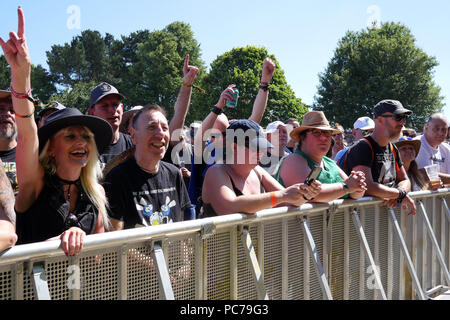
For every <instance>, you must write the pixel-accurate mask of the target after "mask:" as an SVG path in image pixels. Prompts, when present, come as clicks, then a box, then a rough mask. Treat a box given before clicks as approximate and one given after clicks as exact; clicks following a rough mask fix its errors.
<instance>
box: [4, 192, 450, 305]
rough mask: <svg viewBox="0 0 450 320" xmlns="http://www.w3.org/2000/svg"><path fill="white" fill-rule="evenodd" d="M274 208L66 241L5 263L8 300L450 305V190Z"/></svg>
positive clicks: (7, 256)
mask: <svg viewBox="0 0 450 320" xmlns="http://www.w3.org/2000/svg"><path fill="white" fill-rule="evenodd" d="M412 197H413V198H414V200H415V201H416V206H417V214H416V216H414V217H410V216H407V214H406V213H405V212H404V211H403V209H401V208H399V209H396V210H392V209H388V208H387V207H386V206H383V205H382V201H380V200H379V199H376V198H363V199H359V200H357V201H352V200H345V201H343V200H337V201H334V202H331V203H329V204H319V205H316V204H305V205H303V206H301V207H300V208H296V209H292V208H287V207H284V208H275V209H269V210H264V211H261V212H258V213H257V214H256V215H254V216H246V215H244V214H232V215H227V216H220V217H215V218H207V219H200V220H192V221H185V222H180V223H173V224H167V225H161V226H154V227H147V228H138V229H132V230H124V231H117V232H109V233H104V234H98V235H90V236H87V237H86V241H85V244H84V249H83V251H82V252H81V254H79V255H77V256H75V257H70V258H67V257H66V256H65V255H64V253H63V252H62V250H61V249H60V247H59V244H60V243H59V241H50V242H40V243H33V244H28V245H20V246H15V247H13V248H11V249H9V250H7V251H5V252H3V253H2V254H0V300H9V299H16V300H23V299H25V300H27V299H58V300H65V299H73V300H78V299H82V300H91V299H112V300H117V299H146V300H149V299H183V300H193V299H196V300H202V299H208V300H222V299H250V300H251V299H335V300H380V299H389V300H390V299H395V300H397V299H402V300H403V299H405V300H409V299H429V298H435V297H440V296H442V295H443V294H445V292H447V293H446V294H448V292H450V291H448V290H449V288H448V287H449V286H450V279H449V270H448V266H449V265H450V239H449V234H450V210H449V204H448V203H449V202H448V201H449V198H450V190H449V189H442V190H438V191H435V192H429V191H423V192H416V193H412Z"/></svg>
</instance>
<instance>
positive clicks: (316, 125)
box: [290, 111, 342, 141]
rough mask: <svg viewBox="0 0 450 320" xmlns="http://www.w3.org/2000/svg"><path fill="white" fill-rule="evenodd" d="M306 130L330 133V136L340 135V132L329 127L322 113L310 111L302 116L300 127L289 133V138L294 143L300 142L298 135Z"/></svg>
mask: <svg viewBox="0 0 450 320" xmlns="http://www.w3.org/2000/svg"><path fill="white" fill-rule="evenodd" d="M308 129H318V130H326V131H332V134H337V133H341V132H342V131H341V130H338V129H335V128H333V127H331V126H330V123H329V122H328V120H327V118H326V117H325V114H324V113H323V112H322V111H310V112H307V113H306V114H305V115H304V116H303V120H302V124H301V126H300V127H297V128H295V129H294V130H292V131H291V134H290V136H291V138H292V139H293V140H295V141H299V140H300V137H299V135H300V133H301V132H303V131H305V130H308Z"/></svg>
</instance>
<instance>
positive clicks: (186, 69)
mask: <svg viewBox="0 0 450 320" xmlns="http://www.w3.org/2000/svg"><path fill="white" fill-rule="evenodd" d="M197 73H198V68H197V67H195V66H190V65H189V55H188V54H187V55H186V57H185V58H184V66H183V74H184V79H183V81H184V83H185V84H187V85H189V86H191V85H193V84H194V80H195V77H196V76H197Z"/></svg>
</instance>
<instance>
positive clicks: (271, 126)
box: [266, 121, 288, 134]
mask: <svg viewBox="0 0 450 320" xmlns="http://www.w3.org/2000/svg"><path fill="white" fill-rule="evenodd" d="M279 126H283V127H287V126H288V125H287V124H286V123H284V122H281V121H274V122H271V123H269V124H268V125H267V127H266V134H267V133H273V132H275V131H277V130H278V127H279Z"/></svg>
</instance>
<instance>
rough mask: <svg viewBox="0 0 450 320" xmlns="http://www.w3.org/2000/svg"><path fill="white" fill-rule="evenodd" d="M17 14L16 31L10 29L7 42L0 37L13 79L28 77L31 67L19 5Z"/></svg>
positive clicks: (22, 16)
mask: <svg viewBox="0 0 450 320" xmlns="http://www.w3.org/2000/svg"><path fill="white" fill-rule="evenodd" d="M17 15H18V28H17V33H15V32H13V31H11V32H10V33H9V40H8V41H7V42H5V41H4V40H3V39H2V38H1V37H0V46H1V47H2V50H3V53H4V55H5V58H6V61H8V64H9V65H10V67H11V75H12V78H13V81H14V80H15V79H17V78H19V77H20V78H22V79H27V78H29V77H30V69H31V59H30V55H29V52H28V47H27V43H26V40H25V17H24V14H23V10H22V8H21V7H19V8H18V9H17ZM19 89H20V88H19Z"/></svg>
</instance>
